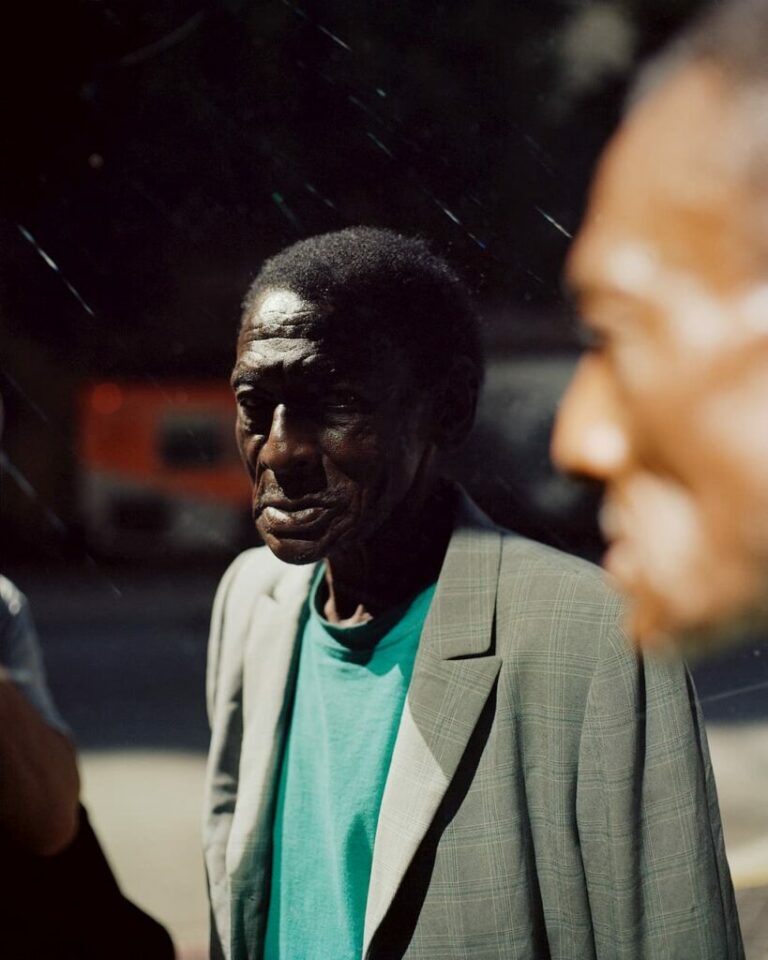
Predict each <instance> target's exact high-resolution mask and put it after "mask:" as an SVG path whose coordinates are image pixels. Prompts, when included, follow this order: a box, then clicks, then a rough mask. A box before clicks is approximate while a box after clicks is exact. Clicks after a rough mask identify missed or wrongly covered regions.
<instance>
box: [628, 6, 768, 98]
mask: <svg viewBox="0 0 768 960" xmlns="http://www.w3.org/2000/svg"><path fill="white" fill-rule="evenodd" d="M694 63H710V64H712V65H714V66H715V67H717V68H718V69H719V70H721V71H722V72H723V74H724V75H725V76H726V77H727V79H728V80H729V81H730V82H731V83H732V84H733V86H734V88H735V89H745V88H748V89H753V88H755V87H763V86H765V85H766V84H768V0H720V2H714V3H712V4H710V5H709V6H708V7H707V8H706V10H705V11H704V12H703V13H702V14H701V15H700V16H699V17H697V18H695V19H694V20H693V21H692V23H691V24H690V25H689V26H688V27H687V28H686V29H685V30H683V32H682V33H681V34H680V36H679V37H678V38H677V39H676V40H674V41H673V42H672V43H671V44H670V45H669V46H668V47H666V48H665V49H664V50H663V51H662V52H661V53H660V54H659V55H658V56H657V57H655V58H654V59H652V60H651V61H650V62H649V63H648V64H647V65H646V66H645V67H644V68H643V69H642V71H641V72H640V74H639V76H638V78H637V80H636V82H635V84H634V86H633V88H632V91H631V93H630V96H629V101H628V106H629V107H632V106H634V105H635V104H636V103H637V102H638V101H639V100H642V99H644V98H645V97H646V96H647V95H648V94H650V93H653V92H654V91H655V90H656V89H658V88H659V87H660V86H661V85H662V84H663V83H664V82H665V81H666V80H667V78H668V77H670V76H671V74H673V73H676V72H677V71H678V70H679V69H680V68H682V67H686V66H690V65H692V64H694Z"/></svg>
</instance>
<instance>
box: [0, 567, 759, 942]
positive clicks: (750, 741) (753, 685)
mask: <svg viewBox="0 0 768 960" xmlns="http://www.w3.org/2000/svg"><path fill="white" fill-rule="evenodd" d="M222 569H223V564H218V565H214V566H207V567H187V568H185V569H179V568H176V569H163V570H151V569H146V568H139V569H134V568H128V567H117V568H111V569H108V568H95V569H92V570H90V571H88V570H85V571H83V570H72V571H68V572H61V571H52V572H50V573H48V574H46V573H45V572H40V571H39V570H36V571H34V572H33V571H30V570H24V569H20V570H16V571H14V570H9V571H7V572H8V574H9V575H10V576H12V577H13V578H14V579H15V580H16V581H17V582H18V584H19V585H20V586H21V587H22V589H24V590H25V591H26V592H27V594H28V595H29V597H30V600H31V601H32V605H33V610H34V612H35V617H36V620H37V622H38V626H39V631H40V634H41V637H42V640H43V645H44V649H45V655H46V660H47V664H48V670H49V675H50V683H51V687H52V689H53V691H54V694H55V696H56V699H57V702H58V704H59V706H60V709H61V710H62V712H63V713H64V715H65V716H66V718H67V720H68V722H69V723H70V725H71V727H72V730H73V732H74V735H75V737H76V739H77V741H78V744H79V747H80V750H81V757H82V767H83V773H84V785H85V796H86V802H87V803H88V806H89V809H90V811H91V815H92V819H93V820H94V822H95V824H96V827H97V829H98V831H99V833H100V836H101V837H102V840H103V842H104V844H105V846H106V848H107V852H108V854H109V856H110V858H111V860H112V862H113V865H114V867H115V869H116V871H117V874H118V876H119V878H120V880H121V882H122V884H123V887H124V889H125V890H126V892H127V893H128V894H129V895H130V896H131V897H132V898H134V899H135V900H136V901H137V902H139V903H140V904H141V906H143V907H144V908H145V909H147V910H148V911H149V912H150V913H153V914H154V915H155V916H157V917H158V918H159V919H161V920H162V921H163V922H165V923H166V924H167V925H168V927H169V928H170V930H171V931H172V933H173V935H174V938H175V940H176V942H177V944H178V945H179V947H180V948H181V955H182V958H183V960H200V958H202V957H203V956H205V942H206V938H207V912H206V907H205V896H204V890H203V874H202V863H201V858H200V854H199V839H198V838H199V818H200V814H199V811H200V798H201V794H202V778H203V757H204V753H205V749H206V746H207V725H206V720H205V714H204V706H203V690H204V671H205V643H206V633H207V622H208V616H209V610H210V603H211V598H212V596H213V592H214V589H215V585H216V582H217V580H218V577H219V575H220V573H221V570H222ZM695 676H696V682H697V687H698V689H699V692H700V695H701V697H702V700H703V702H704V708H705V714H706V717H707V726H708V731H709V736H710V744H711V749H712V756H713V763H714V766H715V773H716V777H717V781H718V789H719V793H720V798H721V809H722V813H723V821H724V830H725V837H726V844H727V848H728V853H729V858H730V860H731V866H732V872H733V875H734V880H735V882H736V885H737V887H738V888H740V889H739V909H740V913H741V917H742V924H743V927H744V930H745V935H746V936H747V937H748V940H749V944H750V947H749V954H748V956H749V960H768V648H765V647H762V646H751V647H749V648H746V649H743V650H739V651H737V652H735V653H732V654H730V655H729V656H727V657H725V658H721V659H720V660H718V661H710V662H708V663H706V664H702V665H700V666H699V667H698V668H697V669H696V671H695Z"/></svg>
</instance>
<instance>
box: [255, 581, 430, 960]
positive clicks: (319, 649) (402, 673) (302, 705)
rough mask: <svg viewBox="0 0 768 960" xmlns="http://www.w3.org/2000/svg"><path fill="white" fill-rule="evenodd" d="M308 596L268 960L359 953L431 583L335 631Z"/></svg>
mask: <svg viewBox="0 0 768 960" xmlns="http://www.w3.org/2000/svg"><path fill="white" fill-rule="evenodd" d="M321 581H322V568H321V570H320V571H319V574H318V577H317V578H316V579H315V582H314V585H313V588H312V591H311V593H310V597H309V601H308V602H309V615H308V617H307V620H306V624H305V626H304V632H303V634H302V638H301V652H300V655H299V671H298V678H297V682H296V692H295V698H294V703H293V711H292V716H291V723H290V729H289V732H288V738H287V742H286V748H285V753H284V756H283V763H282V770H281V776H280V784H279V788H278V795H277V806H276V811H275V822H274V828H273V859H272V885H271V896H270V903H269V915H268V919H267V932H266V941H265V950H264V957H265V960H329V958H333V960H359V958H360V955H361V953H362V944H363V921H364V919H365V906H366V902H367V899H368V883H369V880H370V874H371V861H372V857H373V841H374V836H375V834H376V824H377V822H378V818H379V809H380V807H381V799H382V796H383V793H384V784H385V782H386V779H387V773H388V771H389V764H390V761H391V759H392V751H393V749H394V746H395V737H396V736H397V730H398V726H399V723H400V716H401V714H402V711H403V704H404V702H405V695H406V693H407V691H408V684H409V682H410V679H411V672H412V670H413V661H414V658H415V656H416V650H417V647H418V644H419V637H420V636H421V631H422V627H423V626H424V620H425V618H426V616H427V612H428V610H429V605H430V603H431V601H432V596H433V594H434V591H435V585H434V584H433V585H432V586H430V587H428V588H427V589H426V590H424V591H423V592H422V593H420V594H418V595H417V596H416V597H414V598H413V599H412V600H410V601H408V602H407V603H405V604H403V605H402V606H400V607H398V608H396V609H395V610H392V611H389V612H388V613H385V614H382V615H381V616H379V617H376V618H374V619H373V620H371V621H370V622H368V623H364V624H359V625H357V626H352V627H339V626H336V625H334V624H331V623H329V622H328V621H326V620H324V619H323V618H322V617H321V615H320V614H319V613H318V610H317V590H318V586H319V584H320V583H321Z"/></svg>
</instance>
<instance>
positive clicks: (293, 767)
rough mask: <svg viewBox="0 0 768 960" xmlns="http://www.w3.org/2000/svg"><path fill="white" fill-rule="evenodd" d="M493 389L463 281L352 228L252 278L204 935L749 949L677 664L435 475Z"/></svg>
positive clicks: (369, 950) (219, 640)
mask: <svg viewBox="0 0 768 960" xmlns="http://www.w3.org/2000/svg"><path fill="white" fill-rule="evenodd" d="M480 379H481V357H480V347H479V337H478V329H477V323H476V320H475V318H474V315H473V313H472V311H471V309H470V307H469V305H468V298H467V294H466V291H465V290H464V288H463V286H462V285H461V284H460V282H459V281H458V280H457V278H456V277H455V276H454V275H453V273H452V272H451V271H450V269H449V268H448V266H447V265H446V264H445V263H444V262H443V261H441V260H440V259H438V258H437V257H435V256H433V255H432V254H431V253H430V252H429V250H428V249H427V248H426V246H425V245H424V244H423V243H422V242H421V241H417V240H410V239H406V238H404V237H401V236H399V235H397V234H394V233H391V232H389V231H383V230H374V229H368V228H355V229H350V230H345V231H341V232H339V233H334V234H327V235H325V236H321V237H317V238H314V239H310V240H306V241H303V242H300V243H298V244H296V245H295V246H293V247H291V248H289V249H288V250H286V251H284V252H283V253H281V254H279V255H278V256H277V257H275V258H273V259H272V260H270V261H267V263H266V264H265V265H264V267H263V268H262V270H261V272H260V273H259V275H258V277H257V278H256V280H255V282H254V284H253V286H252V287H251V290H250V291H249V294H248V296H247V298H246V300H245V304H244V311H243V318H242V327H241V330H240V336H239V340H238V349H237V362H236V364H235V368H234V372H233V375H232V384H233V387H234V390H235V394H236V398H237V405H238V419H237V436H238V440H239V445H240V450H241V453H242V456H243V460H244V462H245V465H246V468H247V470H248V473H249V475H250V477H251V481H252V483H253V514H254V518H255V523H256V527H257V529H258V531H259V533H260V534H261V537H262V539H263V541H264V543H265V546H264V547H261V548H257V549H255V550H251V551H247V552H246V553H244V554H242V555H241V556H240V557H239V558H238V559H237V560H236V561H235V562H234V564H233V565H232V567H231V568H230V570H229V571H228V572H227V574H226V575H225V577H224V579H223V581H222V584H221V586H220V589H219V592H218V595H217V598H216V602H215V606H214V614H213V623H212V631H211V644H210V656H209V672H208V705H209V715H210V719H211V723H212V742H211V753H210V764H209V775H208V786H207V813H206V827H205V834H206V836H205V846H206V863H207V870H208V880H209V890H210V897H211V906H212V915H213V924H212V939H213V946H212V950H213V955H214V956H218V957H220V956H224V957H227V958H233V960H242V958H262V957H264V958H268V960H276V958H281V960H287V958H291V960H293V958H299V957H301V958H303V960H328V958H329V957H333V958H334V960H354V958H360V957H365V958H369V960H373V958H388V960H389V958H396V957H410V958H416V957H418V958H434V960H451V958H459V957H472V958H473V960H484V958H485V960H490V958H505V960H523V958H525V960H541V958H544V957H550V956H551V957H558V958H559V960H590V958H593V960H598V958H600V960H609V958H610V960H637V958H639V957H647V958H660V957H664V958H665V960H669V958H672V960H682V958H689V957H690V958H695V960H706V958H710V960H725V958H738V957H741V956H742V949H741V941H740V936H739V931H738V925H737V920H736V912H735V908H734V903H733V894H732V889H731V885H730V879H729V875H728V867H727V864H726V862H725V858H724V853H723V846H722V837H721V830H720V823H719V814H718V810H717V802H716V799H715V795H714V788H713V784H712V776H711V770H710V767H709V761H708V757H707V748H706V743H705V740H704V735H703V733H702V730H701V726H700V723H699V719H698V716H697V712H696V707H695V704H694V702H693V699H692V694H691V692H690V689H689V687H688V685H687V682H686V675H685V672H684V670H683V668H682V666H680V665H679V664H673V665H671V666H664V665H661V664H659V663H656V662H652V663H649V664H645V663H643V661H642V660H641V659H640V658H639V657H637V656H635V655H634V654H633V653H631V652H630V651H629V649H628V647H627V645H626V642H625V638H624V636H623V634H622V632H621V629H620V627H619V625H618V622H619V619H620V610H619V606H618V604H617V601H616V599H615V597H613V596H612V595H611V593H610V592H609V590H608V589H607V588H606V587H605V586H604V585H603V583H602V579H601V577H600V575H599V573H598V572H597V571H595V570H594V569H593V568H592V567H591V566H590V565H588V564H586V563H584V562H582V561H580V560H577V559H575V558H572V557H567V556H565V555H563V554H561V553H559V552H557V551H554V550H552V549H550V548H547V547H544V546H541V545H539V544H536V543H532V542H530V541H527V540H524V539H522V538H520V537H517V536H515V535H514V534H511V533H508V532H507V531H504V530H501V529H499V528H497V527H495V526H494V525H493V524H492V523H491V522H490V521H489V520H488V519H487V518H486V517H485V516H483V515H482V514H481V513H480V511H479V510H477V508H476V507H475V506H474V505H473V504H472V503H471V502H470V501H469V499H468V498H467V497H466V495H465V494H463V493H462V492H461V491H460V490H457V489H455V488H452V487H451V486H450V485H448V484H447V483H445V482H444V481H442V480H441V479H440V474H439V470H438V467H437V454H438V452H439V451H440V450H443V449H446V448H448V447H450V446H453V445H455V444H456V443H458V442H459V441H460V440H461V439H462V438H463V437H464V435H465V434H466V433H467V431H468V430H469V428H470V425H471V422H472V418H473V414H474V410H475V404H476V399H477V391H478V384H479V381H480Z"/></svg>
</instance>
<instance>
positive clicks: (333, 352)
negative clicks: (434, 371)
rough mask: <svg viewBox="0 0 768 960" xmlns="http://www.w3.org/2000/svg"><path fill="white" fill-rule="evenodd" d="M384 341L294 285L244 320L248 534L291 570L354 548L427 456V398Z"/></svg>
mask: <svg viewBox="0 0 768 960" xmlns="http://www.w3.org/2000/svg"><path fill="white" fill-rule="evenodd" d="M411 380H412V377H411V374H410V372H408V368H407V364H406V363H405V362H404V358H403V357H402V356H401V354H400V353H399V351H397V350H396V349H395V348H394V347H393V346H392V345H391V344H390V343H389V342H388V341H387V340H386V339H384V338H382V337H376V336H375V335H373V334H371V332H370V330H365V331H363V330H361V329H360V327H356V326H354V325H353V324H350V323H345V322H344V321H343V318H341V319H340V318H339V317H338V316H337V315H336V314H335V313H334V311H333V309H332V308H330V307H328V306H324V305H321V304H317V303H309V302H307V301H304V300H302V299H301V298H300V297H299V296H297V295H296V294H295V293H293V292H292V291H290V290H267V291H265V292H264V293H262V294H261V295H260V297H259V298H258V300H257V302H256V303H255V305H254V308H253V309H252V310H251V311H250V313H249V315H248V316H247V317H246V321H245V324H244V327H243V329H242V331H241V333H240V336H239V339H238V345H237V361H236V364H235V368H234V371H233V373H232V386H233V388H234V391H235V396H236V398H237V404H238V416H237V440H238V445H239V447H240V453H241V455H242V457H243V461H244V463H245V465H246V467H247V469H248V473H249V475H250V477H251V481H252V483H253V516H254V520H255V523H256V528H257V530H258V531H259V533H260V534H261V537H262V539H263V540H264V542H265V543H266V544H267V546H268V547H269V548H270V549H271V550H272V552H273V553H274V554H275V555H276V556H277V557H279V558H280V559H281V560H284V561H286V562H288V563H309V562H313V561H316V560H319V559H322V558H325V557H329V556H332V555H333V554H334V552H336V551H348V550H350V549H356V548H358V547H360V546H361V545H362V544H364V542H365V541H366V540H367V539H368V538H369V537H371V536H372V535H373V534H374V533H375V532H376V531H377V530H378V529H379V528H380V527H381V526H382V524H384V523H385V522H386V520H387V519H388V518H389V517H390V516H391V515H392V513H393V512H394V511H395V509H396V508H397V507H399V506H400V505H401V504H402V503H403V501H405V500H406V499H407V498H408V496H409V493H411V492H412V488H413V487H414V485H415V483H416V480H417V477H418V476H420V475H421V472H422V469H423V468H425V467H426V465H427V463H428V461H429V459H430V458H431V452H432V443H431V439H430V436H429V417H428V414H427V410H426V407H427V405H426V403H425V401H424V400H423V398H421V396H420V394H418V393H417V391H415V390H414V389H413V387H412V383H411Z"/></svg>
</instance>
